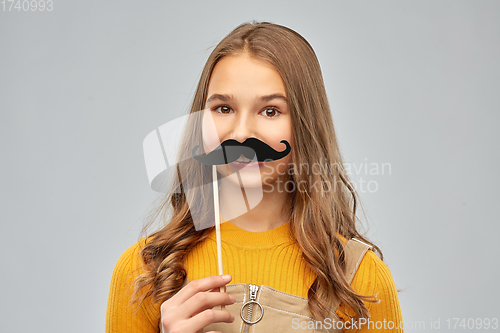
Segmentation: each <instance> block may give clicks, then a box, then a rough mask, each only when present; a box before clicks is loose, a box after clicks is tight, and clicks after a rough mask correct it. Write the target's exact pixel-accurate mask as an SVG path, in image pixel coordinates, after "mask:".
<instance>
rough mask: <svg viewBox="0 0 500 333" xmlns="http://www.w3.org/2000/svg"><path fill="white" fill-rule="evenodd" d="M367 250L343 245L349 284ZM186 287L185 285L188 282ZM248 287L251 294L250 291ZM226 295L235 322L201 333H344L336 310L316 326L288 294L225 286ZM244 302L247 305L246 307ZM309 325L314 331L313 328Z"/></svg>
mask: <svg viewBox="0 0 500 333" xmlns="http://www.w3.org/2000/svg"><path fill="white" fill-rule="evenodd" d="M370 248H371V247H370V246H369V245H367V244H365V243H362V242H361V241H358V240H357V239H351V240H349V241H348V242H347V244H346V245H345V247H344V251H345V254H346V268H345V273H346V279H347V282H348V283H349V284H350V283H351V282H352V279H353V278H354V275H355V274H356V271H357V269H358V267H359V264H360V263H361V260H362V259H363V257H364V255H365V253H366V251H367V250H368V249H370ZM185 283H187V279H186V282H185ZM251 287H252V288H253V293H252V292H251V290H250V288H251ZM226 292H227V293H228V294H231V295H233V296H234V297H235V298H236V302H235V303H233V304H231V305H226V307H225V309H226V310H228V311H229V312H231V313H232V314H233V315H234V321H233V322H232V323H214V324H210V325H208V326H207V327H205V328H204V329H203V332H209V331H221V332H223V333H267V332H269V333H279V332H297V333H299V332H300V333H306V332H307V333H312V332H322V333H323V332H329V333H330V332H331V333H334V332H335V333H337V332H339V333H340V332H343V331H342V329H340V327H342V326H341V322H340V319H339V317H338V316H337V314H336V313H335V311H336V310H337V308H336V307H335V308H332V310H331V317H330V318H327V319H325V320H324V321H321V322H316V321H315V320H314V319H313V317H312V315H311V313H310V311H309V307H308V300H307V298H303V297H299V296H295V295H291V294H287V293H284V292H281V291H278V290H276V289H273V288H271V287H268V286H266V285H261V286H255V285H251V284H249V283H238V284H230V285H228V286H226ZM249 301H250V302H249ZM247 302H249V303H248V304H245V303H247ZM216 308H220V307H216ZM243 318H245V320H244V319H243ZM311 322H312V323H311ZM321 324H322V325H323V326H321ZM311 325H312V326H314V327H315V328H312V327H311ZM337 327H339V328H337Z"/></svg>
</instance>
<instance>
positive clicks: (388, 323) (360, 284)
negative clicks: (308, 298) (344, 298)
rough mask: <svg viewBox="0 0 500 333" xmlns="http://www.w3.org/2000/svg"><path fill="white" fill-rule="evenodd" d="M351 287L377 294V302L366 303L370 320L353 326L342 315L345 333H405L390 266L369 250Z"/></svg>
mask: <svg viewBox="0 0 500 333" xmlns="http://www.w3.org/2000/svg"><path fill="white" fill-rule="evenodd" d="M351 286H352V288H353V289H354V290H355V291H356V292H358V293H359V294H362V295H374V296H376V299H377V300H379V302H378V303H370V302H365V305H366V307H367V308H368V311H369V312H370V317H369V318H366V319H361V320H360V321H358V323H357V325H352V327H351V324H352V321H351V322H347V321H349V319H348V318H347V317H346V316H344V315H340V314H339V315H340V317H341V319H342V320H343V321H344V327H345V329H344V332H349V333H350V332H357V333H368V332H377V333H386V332H403V329H402V328H400V326H402V324H401V323H402V321H403V318H402V314H401V306H400V305H399V298H398V292H397V289H396V285H395V284H394V280H393V278H392V275H391V272H390V270H389V268H388V267H387V265H386V264H385V263H384V262H383V261H382V260H380V258H379V257H377V255H376V254H375V253H374V252H373V251H367V253H366V255H365V256H364V258H363V260H362V261H361V264H360V266H359V268H358V271H357V272H356V275H355V276H354V279H353V281H352V283H351Z"/></svg>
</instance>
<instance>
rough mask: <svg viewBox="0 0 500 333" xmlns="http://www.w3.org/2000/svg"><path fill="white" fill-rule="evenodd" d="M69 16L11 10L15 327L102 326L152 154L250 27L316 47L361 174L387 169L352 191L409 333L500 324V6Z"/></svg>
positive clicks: (6, 195)
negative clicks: (216, 58)
mask: <svg viewBox="0 0 500 333" xmlns="http://www.w3.org/2000/svg"><path fill="white" fill-rule="evenodd" d="M7 5H8V4H7ZM0 6H2V5H1V4H0ZM53 8H54V10H53V11H52V12H46V11H44V12H40V11H35V12H32V11H26V12H24V11H22V10H21V11H18V10H12V11H10V12H9V11H8V9H7V10H5V11H4V10H3V7H0V9H1V11H0V112H1V121H0V138H1V140H0V142H1V143H0V148H1V155H0V156H1V159H2V163H1V168H2V172H1V175H0V187H1V200H0V202H1V210H0V221H1V223H2V232H1V235H2V243H1V244H2V245H1V246H2V250H1V251H0V260H1V263H2V265H1V267H2V274H1V277H0V282H1V285H2V296H1V299H2V302H0V331H1V332H9V333H11V332H12V333H13V332H26V331H36V332H68V331H70V332H99V331H101V332H102V331H103V330H104V321H105V312H106V302H107V297H108V290H109V283H110V278H111V273H112V270H113V267H114V265H115V263H116V261H117V260H118V257H119V256H120V254H121V253H122V252H123V251H124V250H125V249H126V248H127V247H129V246H131V245H132V244H133V243H134V242H136V241H137V239H138V235H139V231H140V229H141V227H142V223H143V222H142V218H143V216H144V214H145V213H146V212H147V210H148V209H149V208H150V207H151V203H152V201H153V199H154V198H155V193H154V192H152V190H151V189H150V188H149V186H148V180H147V176H146V169H145V165H144V161H143V155H142V140H143V139H144V137H145V136H146V135H147V134H148V133H149V132H150V131H152V130H153V129H154V128H156V127H157V126H159V125H161V124H164V123H166V122H167V121H169V120H171V119H173V118H174V117H176V116H178V115H180V114H183V113H184V112H186V110H187V109H188V106H189V103H190V100H191V98H192V96H193V92H194V88H195V86H196V83H197V80H198V78H199V75H200V73H201V69H202V67H203V64H204V62H205V60H206V58H207V57H208V55H209V53H210V51H211V47H213V46H215V44H216V43H217V42H218V41H219V40H220V39H222V38H223V37H224V36H225V35H226V34H227V33H229V32H230V31H231V30H232V29H233V28H235V27H236V26H237V25H238V24H240V23H242V22H245V21H250V20H268V21H271V22H274V23H278V24H282V25H285V26H288V27H291V28H292V29H294V30H296V31H297V32H299V33H300V34H302V35H303V36H304V37H305V38H306V39H307V40H308V41H309V42H310V43H311V45H312V46H313V48H314V49H315V51H316V53H317V56H318V58H319V60H320V62H321V66H322V70H323V75H324V79H325V84H326V88H327V92H328V97H329V100H330V103H331V106H332V113H333V118H334V123H335V126H336V130H337V133H338V137H339V140H340V144H341V148H342V151H343V153H344V156H345V158H346V160H347V161H348V162H350V163H353V164H358V165H361V163H378V164H379V165H380V164H381V163H390V165H391V172H390V174H383V175H370V174H368V175H366V174H363V173H362V174H359V175H354V176H355V177H354V178H355V179H357V180H360V179H361V178H363V179H364V180H366V181H372V182H374V183H372V186H375V185H374V184H375V183H376V185H377V190H376V191H373V192H369V191H365V192H364V193H361V197H362V200H363V203H364V207H365V211H366V217H367V220H368V224H369V229H368V233H367V234H368V236H369V237H371V239H372V240H373V241H374V242H375V243H376V244H378V245H380V247H381V248H382V250H383V252H384V254H385V258H386V263H387V264H388V266H389V268H390V269H391V272H392V275H393V277H394V280H395V282H396V284H397V286H398V288H400V289H402V292H401V293H400V294H399V297H400V302H401V307H402V311H403V318H404V321H405V322H406V324H407V325H412V324H411V322H416V321H421V322H424V324H425V325H426V326H425V327H426V329H425V330H418V331H427V330H429V329H430V321H431V320H437V319H440V320H441V330H447V329H445V328H446V319H447V318H453V317H457V318H466V319H467V318H473V319H476V318H493V317H495V316H496V317H497V318H498V317H499V315H498V311H497V310H498V299H499V298H500V293H499V288H498V286H497V281H499V280H500V274H499V265H498V259H497V258H496V254H497V253H498V252H499V251H498V249H497V247H496V240H497V237H498V234H499V231H500V230H499V229H500V228H499V226H498V222H499V219H498V215H497V207H496V204H497V203H498V199H499V194H498V188H499V176H498V172H497V171H498V163H499V161H500V160H499V152H498V148H497V144H498V142H499V140H498V134H497V131H496V127H497V124H498V121H499V120H500V119H499V115H498V111H499V106H500V98H499V87H500V86H499V83H500V65H499V62H498V59H500V47H499V40H500V23H499V19H498V18H499V17H500V2H498V1H321V2H320V1H307V2H304V1H282V2H270V1H247V2H229V1H198V2H196V3H181V2H169V1H128V0H127V1H124V0H121V1H117V0H116V1H57V0H55V1H54V4H53ZM372 189H373V187H372ZM452 323H453V322H452ZM415 325H416V324H415ZM407 327H408V326H407ZM461 330H463V329H461ZM406 331H407V332H412V331H417V330H415V329H414V330H411V329H407V330H406Z"/></svg>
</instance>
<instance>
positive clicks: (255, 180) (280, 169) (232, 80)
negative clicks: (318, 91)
mask: <svg viewBox="0 0 500 333" xmlns="http://www.w3.org/2000/svg"><path fill="white" fill-rule="evenodd" d="M286 98H287V96H286V92H285V85H284V83H283V80H282V79H281V76H280V74H279V73H278V71H276V69H275V68H274V67H273V66H272V65H270V64H268V63H267V62H265V61H263V60H260V59H258V58H253V57H250V56H248V55H246V54H244V55H231V56H225V57H224V58H222V59H221V60H220V61H219V62H218V63H217V64H216V65H215V67H214V69H213V72H212V76H211V77H210V81H209V85H208V93H207V100H206V101H205V110H206V111H207V112H210V114H211V115H212V119H213V121H214V125H215V129H216V130H217V134H218V137H219V142H216V143H213V144H212V143H206V142H205V143H204V148H205V151H206V152H210V151H212V150H213V149H215V148H216V147H217V145H219V144H220V143H221V142H223V141H225V140H227V139H235V140H236V141H238V142H240V143H241V142H243V141H245V140H246V139H248V138H251V137H254V138H257V139H259V140H261V141H263V142H265V143H267V144H268V145H269V146H271V147H272V148H273V149H275V150H276V151H283V150H285V148H286V146H285V144H283V143H280V141H281V140H287V141H288V142H289V143H290V146H291V147H292V149H293V147H294V144H293V142H292V139H293V138H292V119H291V116H290V111H289V108H288V104H287V101H286ZM291 156H292V154H291V152H290V153H289V154H288V155H287V156H285V157H284V158H282V159H279V160H275V161H270V162H263V163H258V164H257V163H252V165H253V166H252V165H248V166H247V167H245V168H244V169H241V168H242V166H241V165H238V163H237V162H236V163H231V164H229V165H228V168H229V173H230V174H233V173H234V172H235V171H237V170H238V171H240V172H239V173H240V177H241V178H242V180H243V183H244V184H245V186H249V187H254V186H263V188H264V189H265V188H266V185H271V184H272V183H274V182H275V181H276V180H277V179H278V178H279V177H280V176H282V178H286V177H285V176H284V175H286V172H287V170H288V165H289V163H290V160H291ZM226 170H227V169H226V165H217V171H218V172H219V173H221V174H222V175H224V176H226V175H227V171H226ZM259 173H260V176H259ZM231 178H233V177H231ZM281 188H282V189H283V184H282V185H281Z"/></svg>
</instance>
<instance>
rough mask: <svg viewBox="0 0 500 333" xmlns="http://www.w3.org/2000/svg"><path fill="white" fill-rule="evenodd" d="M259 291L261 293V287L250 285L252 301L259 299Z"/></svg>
mask: <svg viewBox="0 0 500 333" xmlns="http://www.w3.org/2000/svg"><path fill="white" fill-rule="evenodd" d="M257 291H259V286H256V285H254V284H251V285H250V300H251V301H255V300H256V299H257Z"/></svg>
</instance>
